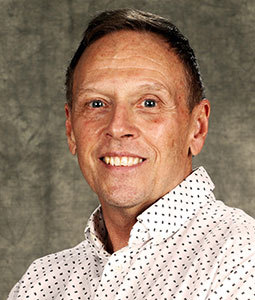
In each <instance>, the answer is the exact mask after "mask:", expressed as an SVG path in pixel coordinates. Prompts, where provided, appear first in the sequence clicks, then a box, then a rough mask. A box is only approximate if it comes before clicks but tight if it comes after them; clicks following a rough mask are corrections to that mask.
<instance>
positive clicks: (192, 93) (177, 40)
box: [66, 9, 205, 111]
mask: <svg viewBox="0 0 255 300" xmlns="http://www.w3.org/2000/svg"><path fill="white" fill-rule="evenodd" d="M120 30H132V31H137V32H150V33H155V34H157V35H159V36H160V37H161V38H163V39H164V41H165V42H166V43H167V44H168V45H169V46H170V47H171V49H172V50H173V51H174V52H175V53H176V54H177V56H178V57H179V59H180V61H181V62H182V63H183V65H184V67H185V71H186V79H187V83H188V88H189V95H188V99H187V105H188V107H189V110H190V111H192V109H193V108H194V106H195V105H196V104H198V103H199V102H200V101H201V100H202V99H203V98H205V95H204V87H203V83H202V80H201V76H200V72H199V68H198V64H197V61H196V58H195V55H194V52H193V49H192V48H191V47H190V45H189V42H188V40H187V39H186V38H185V37H184V36H183V34H182V33H181V32H180V31H179V30H178V28H177V27H176V26H175V25H173V24H172V23H171V22H169V21H168V20H167V19H164V18H162V17H160V16H157V15H153V14H151V13H147V12H142V11H138V10H133V9H120V10H115V11H106V12H103V13H101V14H100V15H98V16H97V17H96V18H94V19H93V20H92V21H91V22H90V23H89V25H88V28H87V30H86V31H85V32H84V36H83V39H82V41H81V43H80V45H79V47H78V49H77V51H76V52H75V54H74V56H73V58H72V60H71V63H70V65H69V67H68V69H67V74H66V97H67V102H68V104H69V106H70V107H71V106H72V99H73V97H72V86H73V73H74V70H75V67H76V65H77V64H78V62H79V59H80V57H81V56H82V54H83V52H84V51H85V50H86V49H87V48H88V47H89V46H90V45H91V44H92V43H94V42H95V41H96V40H98V39H100V38H102V37H103V36H105V35H107V34H110V33H113V32H116V31H120Z"/></svg>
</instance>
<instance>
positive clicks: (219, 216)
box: [8, 167, 255, 300]
mask: <svg viewBox="0 0 255 300" xmlns="http://www.w3.org/2000/svg"><path fill="white" fill-rule="evenodd" d="M213 188H214V186H213V183H212V182H211V180H210V178H209V176H208V175H207V173H206V171H205V170H204V169H203V167H200V168H198V169H197V170H195V171H194V172H193V173H192V174H191V175H190V176H189V177H187V178H186V179H185V180H184V181H183V182H182V183H181V184H180V185H178V186H177V187H176V188H175V189H174V190H172V191H171V192H170V193H168V194H167V195H165V196H164V197H163V198H162V199H159V200H158V201H157V202H155V203H154V204H153V205H152V206H151V207H149V208H148V209H147V210H146V211H144V212H143V213H142V214H141V215H140V216H138V218H137V223H136V224H135V225H134V227H133V229H132V231H131V234H130V239H129V244H128V246H126V247H125V248H123V249H121V250H119V251H117V252H115V253H114V254H112V255H110V254H109V253H107V252H106V250H105V247H104V241H105V240H106V235H107V232H106V230H105V226H104V221H103V218H102V212H101V208H98V209H97V210H96V211H95V212H94V213H93V214H92V216H91V218H90V220H89V221H88V225H87V227H86V229H85V240H84V241H83V242H82V243H80V244H79V245H78V246H76V247H74V248H72V249H68V250H64V251H62V252H59V253H56V254H51V255H48V256H45V257H43V258H40V259H38V260H36V261H35V262H34V263H32V265H31V266H30V267H29V269H28V270H27V272H26V273H25V275H24V276H23V277H22V278H21V280H20V281H19V282H18V283H17V284H16V286H15V287H14V288H13V290H12V291H11V293H10V295H9V298H8V300H16V299H20V300H25V299H32V300H44V299H47V300H51V299H57V300H64V299H65V300H78V299H98V300H99V299H100V300H102V299H115V300H124V299H132V300H134V299H137V300H138V299H139V300H140V299H152V300H153V299H155V300H158V299H162V300H166V299H167V300H168V299H179V300H185V299H186V300H191V299H207V300H229V299H234V300H239V299H242V300H248V299H250V300H252V299H253V300H254V299H255V278H254V277H255V221H254V220H253V219H252V218H251V217H249V216H248V215H246V214H245V213H244V212H242V211H241V210H238V209H234V208H229V207H227V206H225V205H224V204H223V203H222V202H221V201H216V200H215V198H214V195H213V193H212V190H213Z"/></svg>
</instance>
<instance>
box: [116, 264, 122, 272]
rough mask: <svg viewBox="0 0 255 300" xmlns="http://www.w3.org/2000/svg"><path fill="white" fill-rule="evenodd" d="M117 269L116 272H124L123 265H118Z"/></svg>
mask: <svg viewBox="0 0 255 300" xmlns="http://www.w3.org/2000/svg"><path fill="white" fill-rule="evenodd" d="M115 269H116V271H118V272H121V271H122V270H123V267H122V265H117V266H116V267H115Z"/></svg>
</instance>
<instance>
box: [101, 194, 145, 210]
mask: <svg viewBox="0 0 255 300" xmlns="http://www.w3.org/2000/svg"><path fill="white" fill-rule="evenodd" d="M98 195H99V194H98ZM146 198H147V197H146V195H145V194H144V193H139V194H137V193H134V191H130V192H128V191H122V192H121V191H119V190H118V191H116V192H111V193H101V194H100V195H99V200H100V202H101V204H102V205H103V204H104V205H108V206H112V207H116V208H132V207H136V206H141V205H142V203H143V202H145V199H146Z"/></svg>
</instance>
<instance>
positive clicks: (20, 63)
mask: <svg viewBox="0 0 255 300" xmlns="http://www.w3.org/2000/svg"><path fill="white" fill-rule="evenodd" d="M121 7H131V8H137V9H142V10H147V11H150V12H153V13H157V14H160V15H162V16H165V17H167V18H169V19H170V20H172V22H173V23H175V24H176V25H177V26H178V27H179V28H180V29H181V31H182V32H183V33H184V34H185V35H186V36H187V37H188V38H189V39H190V42H191V45H192V46H193V48H194V49H195V52H196V54H197V57H198V61H199V64H200V67H201V72H202V77H203V79H204V83H205V85H206V94H207V97H208V98H209V99H210V101H211V105H212V112H211V120H210V130H209V135H208V138H207V141H206V145H205V147H204V149H203V151H202V153H201V154H200V155H199V157H198V158H196V159H195V161H194V166H199V165H204V166H205V168H206V169H207V171H208V172H209V174H210V176H211V177H212V179H213V181H214V183H215V185H216V190H215V194H216V196H217V198H218V199H223V200H224V202H225V203H226V204H228V205H231V206H236V207H239V208H242V209H243V210H245V211H246V212H247V213H248V214H250V215H251V216H253V217H255V203H254V201H253V188H254V181H255V180H254V179H255V178H254V176H255V175H254V169H255V168H254V166H255V160H254V154H255V153H254V144H253V143H254V132H255V128H254V125H255V122H254V116H255V104H254V102H255V101H254V98H255V93H254V86H255V72H254V65H255V54H254V53H255V40H254V39H255V29H254V28H255V2H254V1H253V0H247V1H245V0H227V1H220V0H196V1H195V0H194V1H192V0H141V1H139V0H124V1H123V0H115V1H114V0H112V1H111V0H101V1H99V0H98V1H95V0H74V1H71V0H61V1H60V0H43V1H42V0H0V35H1V43H0V72H1V77H0V89H1V93H0V97H1V105H0V137H1V142H0V168H1V173H0V183H1V186H0V201H1V202H0V209H1V218H0V269H1V280H0V295H1V296H0V297H1V299H6V297H7V294H8V292H9V291H10V289H11V288H12V286H13V285H14V284H15V283H16V282H17V280H19V279H20V277H21V276H22V274H23V273H24V272H25V270H26V269H27V267H28V266H29V264H30V263H31V262H32V261H33V260H34V259H36V258H38V257H41V256H44V255H46V254H48V253H52V252H56V251H59V250H62V249H64V248H68V247H72V246H74V245H75V244H77V243H78V242H80V241H81V240H82V239H83V230H84V227H85V225H86V222H87V219H88V217H89V215H90V213H91V212H92V211H93V210H94V208H95V207H96V206H97V204H98V203H97V198H96V196H95V195H94V194H93V193H92V192H91V190H90V188H89V187H88V186H87V184H86V183H85V181H84V179H83V177H82V175H81V172H80V170H79V167H78V164H77V162H76V158H73V157H72V156H71V154H70V153H69V150H68V147H67V143H66V137H65V126H64V123H65V114H64V103H65V95H64V81H65V70H66V66H67V65H68V63H69V60H70V58H71V56H72V55H73V53H74V51H75V49H76V47H77V46H78V43H79V41H80V39H81V36H82V32H83V31H84V29H85V27H86V24H87V23H88V20H89V19H91V17H93V16H94V15H95V14H96V13H98V12H100V11H102V10H104V9H115V8H121ZM141 42H142V41H141ZM2 297H3V298H2Z"/></svg>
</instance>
